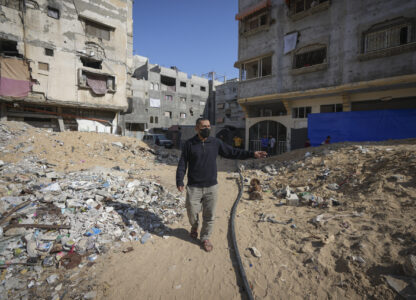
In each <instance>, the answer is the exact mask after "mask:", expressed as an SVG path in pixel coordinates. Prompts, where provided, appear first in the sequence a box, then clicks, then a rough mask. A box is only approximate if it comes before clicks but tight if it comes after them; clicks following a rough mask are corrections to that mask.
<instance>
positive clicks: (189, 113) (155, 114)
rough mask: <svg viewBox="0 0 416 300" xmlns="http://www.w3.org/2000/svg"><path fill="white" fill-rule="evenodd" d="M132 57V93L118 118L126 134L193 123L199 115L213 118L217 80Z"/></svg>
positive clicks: (137, 133) (192, 124) (137, 134)
mask: <svg viewBox="0 0 416 300" xmlns="http://www.w3.org/2000/svg"><path fill="white" fill-rule="evenodd" d="M133 61H134V63H133V65H134V67H133V69H134V71H133V75H132V91H133V97H132V99H131V100H129V109H128V110H127V111H126V112H124V113H122V114H121V119H120V125H121V127H123V129H124V134H125V135H128V136H135V137H138V138H141V137H142V136H143V134H144V132H145V131H149V132H163V131H166V130H167V129H169V128H171V127H172V126H174V127H175V128H176V129H175V130H177V129H178V127H180V126H195V122H196V120H197V119H198V118H200V117H202V116H203V117H205V118H208V119H213V116H212V113H210V111H209V107H210V104H211V106H212V105H215V103H210V102H212V101H213V99H215V86H216V85H217V84H219V82H217V81H216V80H214V81H213V80H210V79H208V78H204V77H201V76H196V75H191V76H188V74H187V73H184V72H181V71H179V70H178V68H176V67H170V68H168V67H163V66H160V65H157V64H152V63H150V62H149V59H148V58H147V57H143V56H139V55H135V56H134V58H133ZM212 123H213V122H212ZM213 124H214V123H213Z"/></svg>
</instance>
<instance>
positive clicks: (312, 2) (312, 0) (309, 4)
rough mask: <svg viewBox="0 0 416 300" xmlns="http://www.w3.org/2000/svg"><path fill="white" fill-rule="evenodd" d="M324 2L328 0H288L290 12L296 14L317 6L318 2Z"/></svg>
mask: <svg viewBox="0 0 416 300" xmlns="http://www.w3.org/2000/svg"><path fill="white" fill-rule="evenodd" d="M324 2H328V3H329V0H290V2H289V9H290V13H291V14H298V13H301V12H304V11H308V10H311V9H313V8H318V6H319V4H322V3H324ZM328 3H327V4H328Z"/></svg>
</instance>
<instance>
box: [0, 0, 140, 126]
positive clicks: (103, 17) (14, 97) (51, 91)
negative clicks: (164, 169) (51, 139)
mask: <svg viewBox="0 0 416 300" xmlns="http://www.w3.org/2000/svg"><path fill="white" fill-rule="evenodd" d="M132 5H133V1H132V0H119V1H110V0H97V1H87V0H75V1H73V0H62V1H55V0H36V1H35V0H0V18H1V26H0V79H1V83H0V101H1V118H2V119H3V120H4V119H8V120H18V121H25V122H28V123H30V124H32V125H35V126H40V127H47V128H51V129H53V130H82V131H100V132H115V131H116V126H117V121H118V115H119V113H120V112H122V111H124V110H126V109H127V107H128V100H127V99H128V98H129V97H131V89H130V82H131V76H130V75H131V65H132V53H133V44H132V43H133V32H132V29H133V27H132Z"/></svg>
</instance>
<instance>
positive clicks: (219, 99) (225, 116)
mask: <svg viewBox="0 0 416 300" xmlns="http://www.w3.org/2000/svg"><path fill="white" fill-rule="evenodd" d="M238 84H239V83H238V79H237V78H236V79H230V80H227V81H226V82H225V83H223V84H221V85H218V86H217V87H216V92H215V103H216V118H215V120H216V127H215V129H216V136H217V137H222V139H223V140H224V141H225V142H227V143H228V144H230V145H233V138H234V137H235V136H238V137H240V138H243V139H244V137H245V114H244V111H243V109H242V108H241V106H240V105H239V104H238V102H237V95H238Z"/></svg>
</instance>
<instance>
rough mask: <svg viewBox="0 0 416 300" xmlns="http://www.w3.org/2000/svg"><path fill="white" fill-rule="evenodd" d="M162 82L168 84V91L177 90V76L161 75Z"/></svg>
mask: <svg viewBox="0 0 416 300" xmlns="http://www.w3.org/2000/svg"><path fill="white" fill-rule="evenodd" d="M160 83H161V84H163V85H164V86H166V89H167V90H168V91H172V92H175V91H176V79H175V78H173V77H168V76H164V75H161V76H160Z"/></svg>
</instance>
